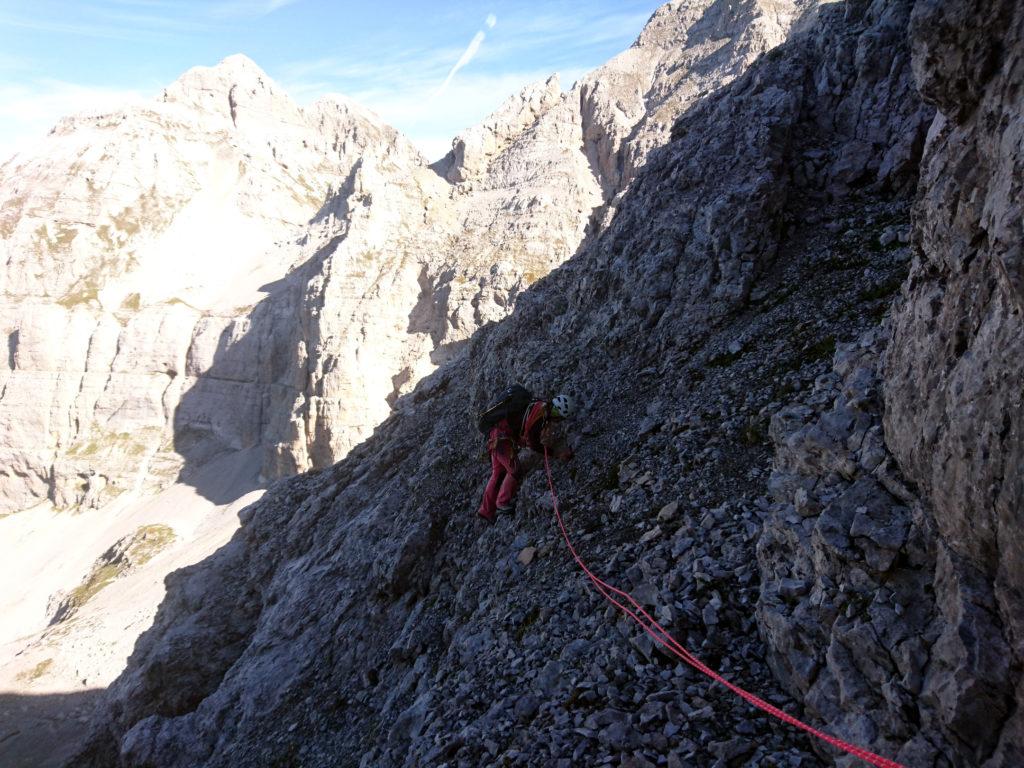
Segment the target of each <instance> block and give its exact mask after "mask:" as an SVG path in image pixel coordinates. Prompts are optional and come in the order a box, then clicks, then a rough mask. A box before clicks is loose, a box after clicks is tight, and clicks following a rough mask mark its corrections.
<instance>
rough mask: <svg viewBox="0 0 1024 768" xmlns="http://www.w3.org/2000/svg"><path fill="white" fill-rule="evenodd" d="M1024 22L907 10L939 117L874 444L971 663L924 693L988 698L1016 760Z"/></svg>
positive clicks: (1004, 12) (946, 647) (1019, 17)
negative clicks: (897, 476) (900, 476)
mask: <svg viewBox="0 0 1024 768" xmlns="http://www.w3.org/2000/svg"><path fill="white" fill-rule="evenodd" d="M1022 24H1024V11H1022V9H1021V8H1020V6H1019V4H1014V3H994V4H992V6H991V7H990V8H988V10H987V11H986V12H985V13H984V14H982V13H979V9H978V6H976V5H975V4H972V3H944V4H933V3H921V4H919V6H918V7H917V8H916V9H915V27H914V37H913V39H914V54H915V72H916V73H917V75H918V78H919V80H920V82H921V87H922V93H923V94H924V95H925V96H926V97H927V98H929V99H932V100H934V102H935V104H936V106H937V108H938V110H939V116H938V117H937V118H936V121H935V124H934V125H933V126H932V130H931V132H930V134H929V140H928V147H927V150H926V155H925V162H924V166H923V169H922V176H921V195H920V198H919V200H918V204H917V220H918V226H917V228H916V230H915V234H914V242H915V246H916V253H917V255H916V259H915V263H914V267H913V270H912V272H911V277H910V280H909V281H908V283H907V286H906V289H905V291H904V294H903V296H902V298H901V301H900V302H899V304H898V305H897V308H896V313H895V320H896V324H895V328H894V331H893V342H892V344H891V346H890V348H889V351H888V353H887V357H886V381H885V403H886V414H885V426H886V441H887V444H888V445H889V446H890V448H891V449H892V451H893V453H894V454H895V456H896V457H897V458H898V459H899V461H900V464H901V466H902V467H903V468H904V469H905V471H906V473H907V476H908V477H909V478H910V479H911V480H912V481H913V482H915V483H916V484H917V485H918V487H919V489H920V491H921V494H922V497H923V498H924V499H926V500H927V502H928V503H929V505H930V506H931V508H932V511H933V517H934V524H935V527H936V531H937V535H938V538H939V540H940V542H941V552H942V554H941V560H940V562H941V563H942V564H943V571H944V572H943V574H942V579H941V580H937V584H936V598H937V600H939V601H940V604H941V606H942V610H943V614H944V616H945V618H946V620H947V622H948V623H947V627H946V629H945V631H944V632H943V635H942V636H941V637H940V638H939V641H938V642H939V644H940V645H941V647H942V649H943V651H944V652H945V653H944V659H943V663H944V664H945V665H946V666H947V668H948V669H950V670H970V672H969V673H967V672H963V671H961V672H958V673H957V674H956V682H955V683H953V684H941V685H940V684H939V683H938V682H936V683H934V684H933V685H934V686H935V692H934V694H933V695H934V696H935V697H936V698H937V700H938V701H940V702H941V704H942V706H943V709H944V714H945V717H946V719H947V721H948V722H949V723H950V727H951V728H953V729H954V730H955V731H957V732H962V731H963V729H973V728H976V727H978V726H977V725H973V724H972V719H973V715H974V714H975V710H976V707H977V703H976V697H977V696H978V695H979V694H980V691H981V690H982V689H984V690H986V691H988V693H986V694H985V695H986V696H990V697H995V698H997V699H998V706H997V707H994V708H993V711H995V712H998V713H999V718H998V722H997V723H992V724H990V725H989V726H988V727H987V728H986V736H987V738H986V740H985V744H986V746H987V747H989V750H990V751H991V757H990V758H989V762H988V763H986V765H989V764H991V765H1012V764H1013V763H1015V762H1019V761H1020V759H1021V756H1022V755H1024V719H1022V716H1021V713H1020V701H1021V699H1020V687H1019V686H1020V679H1021V678H1020V673H1019V670H1020V667H1021V664H1022V662H1024V647H1022V645H1021V642H1022V638H1024V547H1022V546H1021V537H1022V535H1024V472H1022V469H1021V468H1022V467H1024V401H1022V397H1024V390H1022V387H1021V381H1022V377H1024V250H1022V248H1024V241H1022V237H1021V221H1022V215H1024V209H1022V205H1024V203H1022V191H1024V162H1022V159H1021V157H1022V155H1021V148H1022V146H1024V119H1022V116H1021V115H1022V111H1021V110H1022V106H1024V104H1022V97H1021V93H1020V89H1019V86H1018V84H1019V83H1020V79H1021V77H1024V65H1022V62H1021V58H1020V53H1019V52H1020V50H1021V47H1022V45H1024V37H1022V28H1021V25H1022ZM982 609H983V610H982ZM996 649H1002V656H1000V653H999V651H997V650H996ZM1009 670H1013V672H1012V673H1008V671H1009ZM975 672H976V673H975ZM1015 686H1016V692H1015V691H1014V688H1015ZM1014 701H1015V702H1016V707H1014V705H1013V702H1014ZM1006 718H1008V719H1006ZM1003 720H1005V722H1003ZM1000 726H1001V729H1000ZM993 750H994V751H993ZM985 754H988V752H986V753H985Z"/></svg>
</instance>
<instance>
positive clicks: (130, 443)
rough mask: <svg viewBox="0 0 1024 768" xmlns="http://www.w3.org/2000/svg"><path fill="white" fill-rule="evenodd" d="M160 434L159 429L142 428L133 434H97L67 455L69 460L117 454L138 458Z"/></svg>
mask: <svg viewBox="0 0 1024 768" xmlns="http://www.w3.org/2000/svg"><path fill="white" fill-rule="evenodd" d="M162 434H163V430H162V429H160V428H159V427H143V428H141V429H137V430H135V431H134V432H99V433H97V434H95V435H93V436H92V437H91V438H90V439H89V440H88V441H87V442H84V443H78V444H76V445H72V446H71V448H70V449H69V450H68V454H67V455H68V457H70V458H76V459H85V458H90V457H93V456H98V455H100V454H104V455H109V454H112V453H118V454H121V455H123V456H130V457H132V458H139V457H141V456H144V455H145V454H146V452H147V451H148V450H149V448H150V447H151V444H154V443H155V442H156V441H157V440H158V439H159V437H160V436H161V435H162Z"/></svg>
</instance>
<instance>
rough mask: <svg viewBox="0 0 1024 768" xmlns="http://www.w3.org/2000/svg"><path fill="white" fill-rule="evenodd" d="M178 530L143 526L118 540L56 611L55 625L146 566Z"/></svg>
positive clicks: (167, 544)
mask: <svg viewBox="0 0 1024 768" xmlns="http://www.w3.org/2000/svg"><path fill="white" fill-rule="evenodd" d="M175 538H177V537H176V535H175V533H174V530H173V529H172V528H171V527H170V526H167V525H163V524H159V523H157V524H153V525H143V526H140V527H139V528H138V529H136V531H135V532H134V533H132V534H130V535H128V536H125V537H124V538H123V539H121V540H120V541H118V542H117V543H116V544H115V545H114V546H112V547H111V548H110V549H108V550H107V551H106V552H104V553H103V555H102V556H101V557H100V558H99V559H98V560H97V561H96V563H95V564H94V565H93V567H92V571H91V572H90V573H89V575H88V576H87V577H86V579H85V581H83V582H82V583H81V584H80V585H78V586H77V587H75V588H74V589H73V590H71V593H70V594H69V595H68V596H67V597H65V598H64V599H63V600H62V601H61V604H60V606H59V607H58V608H57V612H56V614H54V617H53V621H52V622H51V624H56V623H58V622H62V621H66V620H67V619H69V618H70V617H71V616H72V615H73V614H74V613H75V612H76V611H77V610H78V609H79V608H81V607H82V606H83V605H85V604H86V603H88V602H89V601H90V600H92V599H93V598H94V597H95V596H96V595H98V594H99V593H100V592H102V591H103V590H104V589H106V588H107V587H108V586H110V584H111V583H112V582H113V581H114V580H115V579H118V578H120V577H121V576H123V575H124V574H126V573H128V571H130V570H132V569H133V568H138V567H140V566H142V565H145V564H146V563H148V562H149V561H150V560H152V559H153V558H154V557H156V556H157V554H159V553H160V552H162V551H163V550H165V549H166V548H167V547H168V546H170V545H171V543H172V542H173V541H174V540H175Z"/></svg>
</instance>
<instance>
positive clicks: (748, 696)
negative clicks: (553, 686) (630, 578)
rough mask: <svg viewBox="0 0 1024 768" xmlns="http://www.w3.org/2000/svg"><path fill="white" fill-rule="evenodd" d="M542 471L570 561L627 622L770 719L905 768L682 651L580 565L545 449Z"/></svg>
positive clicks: (869, 759) (881, 765)
mask: <svg viewBox="0 0 1024 768" xmlns="http://www.w3.org/2000/svg"><path fill="white" fill-rule="evenodd" d="M544 469H545V470H546V471H547V475H548V487H549V488H550V489H551V502H552V506H553V508H554V510H555V518H556V519H557V520H558V527H559V528H560V529H561V531H562V538H563V539H565V543H566V545H567V546H568V547H569V552H570V553H572V556H573V559H574V560H575V561H576V563H577V565H579V567H580V568H581V569H582V570H583V572H584V573H585V574H586V575H587V578H589V579H590V581H591V582H592V583H593V585H594V587H595V589H597V591H598V592H600V593H601V595H602V596H603V597H604V598H605V599H606V600H607V601H608V602H610V603H611V604H612V605H614V606H615V607H616V608H618V609H619V610H620V611H622V612H623V613H625V614H626V615H627V616H629V617H630V618H631V619H633V621H635V622H636V623H637V624H639V625H640V626H641V627H642V628H643V630H644V631H645V632H646V633H647V634H648V635H650V636H651V637H652V638H653V639H654V640H655V641H656V642H657V643H658V644H659V645H661V646H663V647H664V648H666V649H668V650H669V651H670V652H671V653H672V654H673V655H675V656H676V657H677V658H679V659H681V660H682V661H684V662H686V663H687V664H689V665H690V666H691V667H693V668H694V669H696V670H698V671H699V672H702V673H703V674H705V675H707V676H708V677H710V678H711V679H712V680H714V681H716V682H718V683H721V684H722V685H724V686H725V687H726V688H728V689H729V690H730V691H732V692H733V693H735V694H736V695H737V696H739V697H741V698H742V699H744V700H746V701H747V702H748V703H750V704H752V705H753V706H755V707H757V708H758V709H760V710H762V711H764V712H767V713H768V714H769V715H772V716H773V717H775V718H778V719H779V720H782V721H783V722H784V723H789V724H790V725H792V726H794V727H796V728H800V729H801V730H804V731H806V732H807V733H809V734H811V735H812V736H815V737H817V738H819V739H821V740H822V741H824V742H825V743H827V744H831V745H832V746H833V747H836V748H838V749H841V750H843V751H844V752H847V753H849V754H851V755H853V756H854V757H859V758H860V759H861V760H863V761H864V762H866V763H869V764H870V765H874V766H876V768H905V766H903V765H902V764H900V763H897V762H895V761H893V760H889V759H888V758H885V757H881V756H879V755H876V754H875V753H873V752H869V751H868V750H866V749H862V748H861V747H858V746H855V745H854V744H848V743H847V742H845V741H843V740H842V739H838V738H836V737H835V736H830V735H829V734H827V733H824V732H822V731H819V730H818V729H817V728H814V727H813V726H810V725H808V724H807V723H805V722H803V721H802V720H798V719H797V718H795V717H793V716H792V715H790V714H787V713H785V712H783V711H782V710H781V709H779V708H778V707H775V706H772V705H771V704H769V703H768V702H766V701H765V700H764V699H761V698H759V697H758V696H755V695H754V694H752V693H750V692H749V691H746V690H744V689H743V688H740V687H739V686H738V685H736V684H734V683H730V682H729V681H728V680H726V679H725V678H724V677H722V676H721V675H720V674H718V673H717V672H715V671H714V670H713V669H711V668H710V667H708V666H707V665H705V664H704V663H703V662H702V661H701V660H700V659H698V658H697V657H696V656H694V655H693V654H692V653H690V652H689V651H688V650H686V648H684V647H683V646H682V645H681V644H680V643H679V641H677V640H676V639H675V638H674V637H672V635H670V634H669V633H668V632H667V631H666V630H665V629H664V627H662V626H661V625H660V624H658V622H656V621H655V620H654V619H653V618H651V616H650V614H648V613H647V611H645V610H644V609H643V606H641V605H640V603H638V602H637V601H636V599H634V598H633V596H632V595H630V594H629V593H627V592H623V591H622V590H621V589H617V588H615V587H613V586H612V585H611V584H608V583H607V582H605V581H602V580H601V579H600V578H598V577H597V576H596V575H594V573H593V571H591V570H590V569H589V568H588V567H587V564H586V563H584V562H583V559H582V558H581V557H580V556H579V555H578V554H577V553H576V548H575V547H574V546H573V545H572V541H570V540H569V534H568V532H567V531H566V529H565V523H564V521H563V520H562V513H561V512H560V511H559V509H558V495H557V494H556V493H555V481H554V479H553V478H552V476H551V463H550V462H549V461H548V452H547V449H545V450H544ZM613 594H614V595H618V596H619V597H621V598H623V599H624V600H627V601H629V603H630V604H631V605H632V606H633V608H634V609H635V610H633V609H630V608H629V607H627V606H626V605H624V604H623V603H621V602H619V601H618V600H616V599H615V598H614V597H612V595H613ZM641 617H642V618H641Z"/></svg>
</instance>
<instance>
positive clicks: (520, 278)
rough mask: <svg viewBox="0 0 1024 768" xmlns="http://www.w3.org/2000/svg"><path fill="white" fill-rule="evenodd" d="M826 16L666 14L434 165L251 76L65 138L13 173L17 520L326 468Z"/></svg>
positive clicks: (690, 7)
mask: <svg viewBox="0 0 1024 768" xmlns="http://www.w3.org/2000/svg"><path fill="white" fill-rule="evenodd" d="M813 6H814V3H813V2H811V1H810V0H800V2H793V3H789V2H786V3H774V2H773V3H768V2H763V1H760V0H744V2H742V3H739V4H738V5H736V6H735V7H732V6H730V7H728V8H726V7H724V6H721V4H716V3H710V2H699V3H694V4H684V3H669V4H667V5H665V6H663V7H662V8H661V9H659V10H658V12H657V13H656V14H655V15H654V16H653V17H652V19H651V22H650V24H649V25H648V26H647V28H646V29H645V30H644V32H643V34H642V35H641V36H640V38H639V39H638V40H637V42H636V44H635V45H634V46H633V47H632V48H631V49H630V50H629V51H627V52H626V53H625V54H623V55H622V56H620V57H617V58H616V59H614V60H613V61H612V62H610V63H609V64H608V65H606V66H605V67H603V68H600V69H598V70H596V71H595V72H594V73H592V74H591V75H589V76H588V77H587V78H584V80H582V81H581V82H580V83H578V84H577V85H576V86H575V87H574V89H573V90H571V91H570V92H569V93H566V94H563V93H561V91H560V86H559V82H558V80H557V78H556V77H553V78H551V79H549V80H547V81H546V82H544V83H538V84H536V85H533V86H530V87H527V88H526V89H524V90H523V92H522V93H520V94H518V95H516V96H513V97H511V98H510V99H509V100H508V101H507V102H506V103H505V104H504V105H503V106H502V107H501V108H499V110H498V111H496V112H495V113H494V114H493V115H491V116H490V117H489V118H487V119H486V120H485V121H484V122H483V123H481V124H480V125H479V126H476V127H475V128H473V129H471V130H469V131H468V132H466V133H465V134H464V135H463V136H461V137H459V138H458V139H457V140H456V141H455V142H454V145H453V147H454V148H453V152H452V153H451V154H450V155H449V157H448V158H446V159H445V160H443V161H442V162H441V163H439V164H438V165H437V166H436V167H435V169H433V170H432V169H430V168H428V167H427V166H426V164H425V163H424V161H423V158H422V157H421V156H420V155H419V153H418V152H417V151H416V150H415V149H413V147H412V146H411V145H410V144H409V143H408V142H407V141H406V140H405V139H404V138H402V137H401V136H399V135H398V134H397V133H396V132H395V131H394V130H392V129H391V128H389V127H387V126H385V125H383V124H382V123H381V122H380V121H379V119H377V118H376V117H375V116H374V115H373V114H372V113H369V112H368V111H366V110H363V109H361V108H360V107H358V106H357V105H355V104H352V103H350V102H348V101H346V100H344V99H343V98H331V99H325V100H323V101H322V102H318V103H317V104H314V105H313V106H312V107H310V108H307V109H303V108H300V107H298V106H297V105H296V104H294V103H293V102H292V101H291V100H290V99H289V98H288V97H287V95H285V94H284V93H283V92H281V90H280V88H279V87H278V86H277V85H276V84H274V83H273V82H272V81H271V80H270V79H269V78H268V77H267V76H266V75H265V74H264V73H263V72H261V71H260V70H259V68H258V67H256V66H255V65H254V64H253V63H252V62H251V61H249V60H247V59H246V58H245V57H242V56H235V57H230V58H228V59H226V60H225V61H224V62H222V63H221V64H220V65H218V66H217V67H214V68H197V69H194V70H191V71H190V72H188V73H186V74H185V75H183V76H182V77H181V78H180V79H179V80H178V81H177V82H176V83H174V84H173V85H172V86H170V87H168V88H167V89H166V90H165V91H164V93H163V94H162V96H161V97H160V99H159V100H158V101H157V102H156V103H154V104H152V105H150V106H147V107H142V108H137V109H132V110H126V111H125V112H123V113H119V114H112V115H103V116H98V117H80V118H69V119H67V120H65V121H63V122H62V123H61V124H60V125H58V126H57V127H56V128H55V129H54V131H53V135H52V136H51V137H50V140H49V142H48V146H47V148H46V151H45V153H43V154H41V155H39V156H37V157H16V158H14V159H13V160H11V161H9V162H8V163H7V164H5V165H4V166H3V168H2V172H0V174H2V175H0V201H2V203H3V214H2V218H0V236H2V240H0V249H2V250H0V256H3V258H2V259H0V262H2V264H3V266H2V267H0V269H2V272H0V281H2V284H3V286H4V294H3V303H2V305H0V324H2V325H3V326H4V327H3V329H2V330H3V332H4V333H5V335H6V337H7V340H8V355H7V356H6V365H4V366H3V367H2V368H0V383H2V385H3V386H4V389H3V390H2V392H3V394H2V395H0V458H2V462H0V464H2V469H0V504H2V507H0V509H3V510H4V511H13V510H18V509H22V508H25V507H28V506H30V505H32V504H34V503H36V502H37V501H38V500H40V499H43V498H48V499H49V500H50V501H51V502H52V503H53V504H55V505H56V506H58V507H69V506H70V507H74V506H78V505H82V504H83V503H84V504H86V505H87V506H102V505H103V504H104V503H107V502H109V501H110V500H112V499H113V498H116V496H117V495H119V494H122V493H124V492H126V491H141V490H145V489H150V490H154V489H158V488H161V487H165V486H166V485H167V484H168V483H169V482H171V481H173V480H174V479H176V478H178V477H182V478H187V476H188V475H189V474H190V473H192V472H194V471H195V470H196V469H197V468H198V467H199V466H201V465H202V464H203V463H204V462H205V461H207V460H209V459H210V458H211V457H213V456H215V455H218V454H220V453H224V452H230V451H238V450H246V449H249V448H252V447H257V448H259V450H260V451H261V453H262V454H263V460H262V474H263V476H264V477H265V478H275V477H280V476H284V475H288V474H292V473H294V472H297V471H301V470H305V469H309V468H315V467H323V466H327V465H329V464H330V463H332V462H333V461H336V460H337V459H338V458H340V457H341V456H344V455H345V453H346V452H347V451H348V450H349V449H350V448H351V447H352V446H353V445H356V444H358V443H359V442H360V441H362V440H363V439H364V438H365V437H366V436H367V435H369V434H370V433H371V432H372V430H373V429H374V427H375V426H376V425H377V424H378V423H379V422H380V421H381V420H382V419H383V418H385V417H386V416H387V415H388V413H390V411H391V408H392V406H393V404H394V402H395V400H396V398H398V397H400V396H401V395H403V394H405V393H407V392H409V391H410V390H411V388H412V387H413V386H414V385H415V383H416V382H417V381H418V380H419V379H420V378H421V377H422V376H423V375H425V374H426V373H428V372H430V371H432V370H433V369H434V368H435V367H436V366H437V365H439V364H441V363H444V362H445V361H447V360H449V359H451V358H452V356H453V355H455V354H456V353H457V352H458V351H459V349H460V347H461V345H462V344H463V343H464V342H465V341H466V339H468V338H469V337H470V335H471V334H472V333H473V332H474V331H476V330H477V329H478V328H480V327H481V326H482V325H483V324H486V323H488V322H491V321H494V320H499V319H501V318H503V317H504V316H506V315H507V314H508V312H509V311H511V308H512V307H513V306H514V304H515V301H516V298H517V296H518V295H519V293H520V292H521V291H522V290H523V289H524V288H526V287H527V286H529V285H530V284H531V283H533V282H534V281H536V280H537V279H539V278H540V277H542V276H544V275H546V274H547V273H548V272H550V271H551V269H553V268H554V267H556V266H557V265H559V264H561V263H563V262H564V261H565V260H566V259H568V258H569V257H571V256H572V255H573V254H574V253H575V252H576V251H577V249H578V248H579V247H580V245H581V244H582V243H583V242H584V241H585V239H586V238H587V237H588V236H590V235H593V234H595V233H596V232H597V231H599V230H600V228H601V227H602V226H603V225H604V223H606V222H607V217H608V216H610V212H611V208H610V207H608V204H609V203H611V202H612V201H613V199H614V198H615V196H616V195H618V194H620V193H621V191H622V190H623V189H624V188H625V187H626V186H627V185H628V183H629V181H630V179H631V178H632V175H633V173H634V172H635V169H636V167H638V166H639V164H641V162H642V158H643V157H644V156H645V155H646V153H647V152H648V150H649V149H650V148H651V147H653V146H655V145H656V144H659V143H662V142H664V141H665V140H666V139H667V137H668V126H669V124H670V123H671V122H672V120H673V119H674V118H675V116H677V115H678V114H679V113H680V112H681V111H683V110H684V109H685V108H686V106H687V105H688V104H690V103H691V102H692V101H693V99H694V98H695V97H696V96H697V95H699V94H700V93H703V92H706V91H707V90H709V89H711V88H712V87H718V86H720V85H723V84H725V83H726V82H728V81H729V80H730V79H732V78H733V77H735V76H736V75H738V74H739V73H740V72H742V71H743V69H744V68H745V67H746V66H747V65H748V64H749V63H750V62H751V61H753V59H754V58H755V57H756V56H757V55H759V54H760V53H762V52H763V51H765V50H767V49H768V48H770V47H771V46H773V45H776V44H777V43H779V42H781V41H782V40H783V39H784V37H785V34H786V31H787V30H788V29H789V27H790V26H791V25H792V24H793V23H794V21H795V19H796V17H797V16H798V15H799V14H800V13H802V12H803V11H804V10H805V9H807V8H811V7H813ZM630 153H632V154H630ZM57 339H61V340H63V341H64V343H61V344H57V343H56V340H57Z"/></svg>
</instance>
